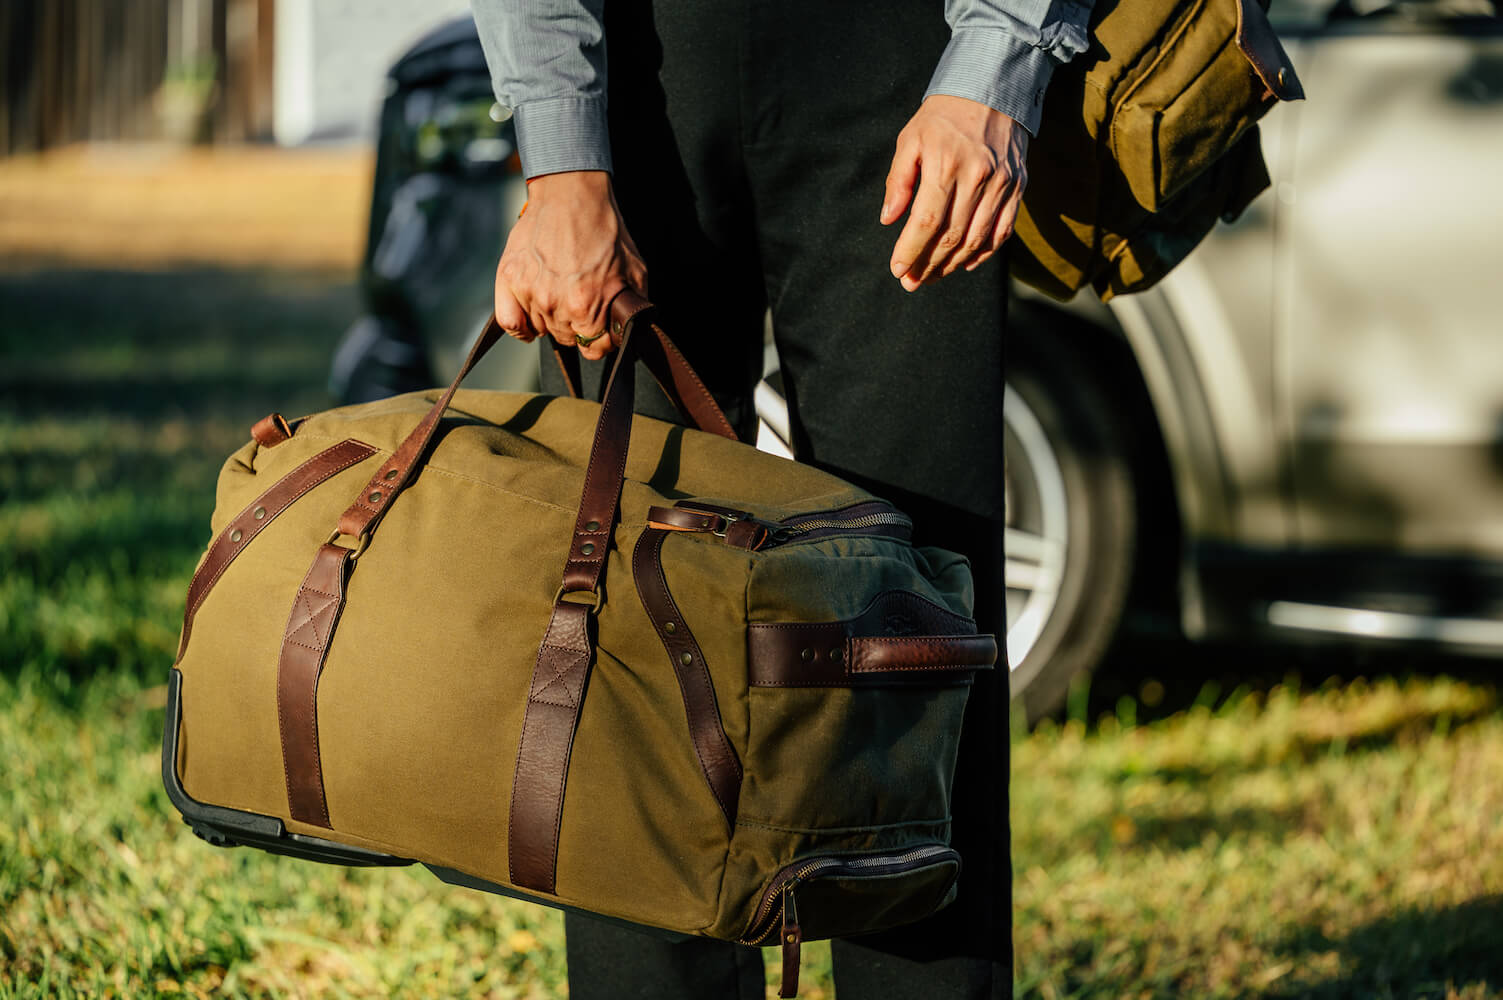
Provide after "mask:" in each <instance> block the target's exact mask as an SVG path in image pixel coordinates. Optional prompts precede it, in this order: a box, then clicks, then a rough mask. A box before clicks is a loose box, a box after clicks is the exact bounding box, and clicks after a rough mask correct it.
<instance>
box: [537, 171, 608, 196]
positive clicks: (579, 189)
mask: <svg viewBox="0 0 1503 1000" xmlns="http://www.w3.org/2000/svg"><path fill="white" fill-rule="evenodd" d="M610 190H611V175H610V174H609V173H607V172H606V171H604V170H564V171H560V172H559V173H556V174H540V175H538V176H537V177H529V178H528V179H527V197H528V199H529V200H532V199H539V198H553V197H555V196H557V197H560V198H590V197H596V198H599V197H609V196H610Z"/></svg>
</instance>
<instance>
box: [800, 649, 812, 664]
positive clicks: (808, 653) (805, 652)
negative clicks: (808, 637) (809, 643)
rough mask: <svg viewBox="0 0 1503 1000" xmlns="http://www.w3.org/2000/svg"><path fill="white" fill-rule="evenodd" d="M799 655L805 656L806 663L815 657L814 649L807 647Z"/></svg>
mask: <svg viewBox="0 0 1503 1000" xmlns="http://www.w3.org/2000/svg"><path fill="white" fill-rule="evenodd" d="M798 655H799V656H800V657H802V658H803V661H804V662H805V663H808V662H809V661H810V660H812V659H814V650H812V649H805V650H802V651H800V652H799V654H798Z"/></svg>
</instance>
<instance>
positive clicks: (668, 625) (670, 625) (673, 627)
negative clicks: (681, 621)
mask: <svg viewBox="0 0 1503 1000" xmlns="http://www.w3.org/2000/svg"><path fill="white" fill-rule="evenodd" d="M663 631H664V632H667V633H668V634H669V635H672V634H673V633H675V632H677V631H678V623H677V622H664V623H663Z"/></svg>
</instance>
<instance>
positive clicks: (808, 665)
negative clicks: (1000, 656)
mask: <svg viewBox="0 0 1503 1000" xmlns="http://www.w3.org/2000/svg"><path fill="white" fill-rule="evenodd" d="M747 653H748V672H749V675H750V677H749V682H750V684H751V686H752V687H862V686H892V685H902V684H920V685H928V686H934V685H957V684H969V683H970V682H971V677H972V675H973V674H974V673H975V672H976V671H977V670H986V669H990V668H991V666H992V665H993V664H994V663H995V662H996V659H997V640H996V637H995V636H991V635H977V634H976V624H975V622H973V621H971V620H970V619H969V618H965V617H962V616H960V615H957V614H955V613H953V612H951V611H947V610H945V609H944V608H941V607H939V606H938V605H936V604H934V603H932V602H931V601H928V600H925V599H924V598H922V597H919V596H918V595H917V594H911V593H908V592H906V591H888V592H886V593H883V594H880V595H878V596H877V597H876V598H875V599H874V600H873V601H872V602H871V603H870V604H868V605H867V607H866V609H865V610H863V611H862V612H861V614H859V615H857V616H856V617H854V618H850V619H847V620H846V621H841V622H816V623H805V622H787V623H783V622H759V623H753V624H751V625H748V626H747Z"/></svg>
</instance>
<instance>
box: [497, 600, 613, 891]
mask: <svg viewBox="0 0 1503 1000" xmlns="http://www.w3.org/2000/svg"><path fill="white" fill-rule="evenodd" d="M594 659H595V646H594V643H593V642H592V641H591V637H590V608H589V606H587V605H584V604H572V603H570V602H568V601H562V600H561V601H558V602H557V603H555V604H554V606H553V617H552V619H551V620H550V621H549V622H548V631H547V632H546V633H545V634H544V636H543V642H542V644H541V645H540V646H539V647H538V659H537V665H536V666H535V667H534V669H533V674H532V684H531V685H530V688H529V690H528V693H527V710H526V714H525V715H524V716H523V718H522V737H521V740H520V741H519V743H518V745H517V766H516V772H515V775H514V777H513V778H512V787H511V809H510V813H509V818H508V822H507V844H506V851H507V865H508V870H509V872H510V874H511V881H512V883H513V884H515V885H518V886H521V887H522V888H526V889H534V890H536V891H538V892H546V893H550V894H551V893H552V892H553V891H554V884H555V877H556V874H557V867H558V837H559V824H560V822H561V821H562V818H563V812H564V786H565V783H566V781H567V780H568V775H569V754H570V752H571V751H572V750H573V747H574V733H575V730H576V729H577V728H578V726H579V709H580V706H581V705H582V704H583V703H584V692H585V686H586V683H587V682H588V681H589V676H590V665H591V664H592V663H593V662H594Z"/></svg>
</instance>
